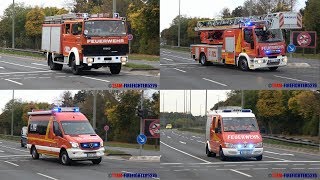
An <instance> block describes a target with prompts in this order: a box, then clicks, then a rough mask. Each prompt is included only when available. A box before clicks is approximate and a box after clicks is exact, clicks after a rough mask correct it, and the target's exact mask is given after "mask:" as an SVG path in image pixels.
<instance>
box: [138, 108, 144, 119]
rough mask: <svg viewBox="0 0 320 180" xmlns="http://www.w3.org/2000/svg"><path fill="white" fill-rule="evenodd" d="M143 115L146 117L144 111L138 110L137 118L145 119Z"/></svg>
mask: <svg viewBox="0 0 320 180" xmlns="http://www.w3.org/2000/svg"><path fill="white" fill-rule="evenodd" d="M143 115H144V113H143V109H138V110H137V116H139V117H141V118H143Z"/></svg>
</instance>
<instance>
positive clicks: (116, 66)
mask: <svg viewBox="0 0 320 180" xmlns="http://www.w3.org/2000/svg"><path fill="white" fill-rule="evenodd" d="M109 68H110V72H111V74H119V73H120V71H121V64H113V65H111V66H110V67H109Z"/></svg>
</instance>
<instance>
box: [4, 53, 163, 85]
mask: <svg viewBox="0 0 320 180" xmlns="http://www.w3.org/2000/svg"><path fill="white" fill-rule="evenodd" d="M159 81H160V73H159V70H153V71H128V70H125V69H123V70H122V71H121V72H120V74H119V75H112V74H111V73H110V71H109V68H100V69H97V70H91V71H85V72H84V73H83V75H81V76H80V75H73V74H72V72H71V70H70V68H69V67H64V68H63V70H62V71H51V70H50V69H49V67H48V65H47V64H46V61H45V60H40V59H33V58H29V57H18V56H11V55H5V54H0V89H106V88H112V87H111V84H112V83H156V84H157V85H158V88H159V87H160V86H159Z"/></svg>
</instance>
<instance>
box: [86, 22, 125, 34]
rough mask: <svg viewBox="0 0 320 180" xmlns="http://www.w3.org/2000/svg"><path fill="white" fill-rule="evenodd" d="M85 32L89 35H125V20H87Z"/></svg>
mask: <svg viewBox="0 0 320 180" xmlns="http://www.w3.org/2000/svg"><path fill="white" fill-rule="evenodd" d="M84 34H85V35H87V36H125V35H126V28H125V22H124V21H111V20H108V21H86V22H85V25H84Z"/></svg>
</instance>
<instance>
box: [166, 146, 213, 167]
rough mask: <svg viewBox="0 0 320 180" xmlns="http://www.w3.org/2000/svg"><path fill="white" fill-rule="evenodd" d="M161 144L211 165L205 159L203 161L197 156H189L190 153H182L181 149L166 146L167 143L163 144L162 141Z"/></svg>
mask: <svg viewBox="0 0 320 180" xmlns="http://www.w3.org/2000/svg"><path fill="white" fill-rule="evenodd" d="M160 143H162V144H163V145H165V146H167V147H169V148H171V149H173V150H176V151H178V152H181V153H183V154H185V155H188V156H190V157H193V158H195V159H198V160H200V161H203V162H205V163H210V162H209V161H206V160H204V159H201V158H199V157H197V156H194V155H192V154H189V153H187V152H184V151H181V150H180V149H177V148H174V147H172V146H170V145H168V144H166V143H164V142H162V141H160Z"/></svg>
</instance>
